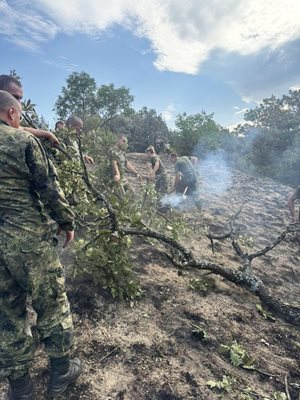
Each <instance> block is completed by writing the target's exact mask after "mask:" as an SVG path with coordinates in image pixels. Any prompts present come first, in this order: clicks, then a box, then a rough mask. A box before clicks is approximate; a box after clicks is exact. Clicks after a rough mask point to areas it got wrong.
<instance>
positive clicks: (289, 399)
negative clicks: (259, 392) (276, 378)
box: [284, 375, 291, 400]
mask: <svg viewBox="0 0 300 400" xmlns="http://www.w3.org/2000/svg"><path fill="white" fill-rule="evenodd" d="M284 388H285V393H286V397H287V400H291V396H290V391H289V381H288V375H286V376H285V377H284Z"/></svg>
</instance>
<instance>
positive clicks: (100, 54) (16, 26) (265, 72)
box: [0, 0, 300, 127]
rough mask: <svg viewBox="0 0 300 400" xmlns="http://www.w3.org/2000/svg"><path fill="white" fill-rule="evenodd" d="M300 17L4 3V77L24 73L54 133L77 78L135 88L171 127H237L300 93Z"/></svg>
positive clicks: (138, 100) (166, 1)
mask: <svg viewBox="0 0 300 400" xmlns="http://www.w3.org/2000/svg"><path fill="white" fill-rule="evenodd" d="M299 15H300V2H299V1H298V0H297V1H296V0H290V1H289V6H288V7H287V6H286V1H285V0H284V1H283V0H252V1H251V2H249V1H248V0H247V1H246V0H222V1H221V0H211V1H210V2H207V1H205V0H186V1H185V2H182V1H181V0H151V1H150V0H139V2H137V1H134V0H111V1H110V2H109V3H107V2H105V1H103V0H90V1H89V2H86V1H84V0H65V1H64V2H63V3H57V2H53V0H51V1H50V0H36V1H31V2H29V1H27V0H13V1H6V0H0V18H1V25H0V54H1V56H0V66H1V69H0V73H8V72H9V70H11V69H16V71H17V73H18V74H19V75H20V76H21V77H22V82H23V86H24V89H25V97H26V98H29V97H30V98H31V99H32V100H33V101H34V102H35V103H37V105H38V106H37V111H38V112H39V113H40V114H42V115H43V116H44V117H45V118H46V120H47V121H48V122H49V123H50V125H51V126H53V124H54V122H55V115H54V113H53V111H52V109H53V105H54V103H55V100H56V98H57V96H58V95H59V94H60V91H61V88H62V86H63V85H64V84H65V80H66V78H67V76H68V75H69V74H70V73H71V72H73V71H78V72H80V71H85V72H87V73H89V74H90V75H91V76H93V77H94V78H95V79H96V81H97V84H98V85H99V86H100V85H102V84H108V83H114V84H115V86H117V87H119V86H126V87H128V88H129V89H130V92H131V94H133V95H134V96H135V102H134V107H135V108H136V109H139V108H141V107H142V106H147V107H148V108H154V109H156V110H157V112H158V113H161V114H162V115H163V117H164V118H165V119H166V121H167V123H168V125H169V126H171V127H173V126H174V120H175V117H176V115H177V114H178V113H182V112H187V113H188V114H194V113H197V112H200V111H202V110H204V111H206V112H208V113H212V112H213V113H214V114H215V119H216V121H217V122H219V123H220V124H222V125H224V126H232V125H234V124H236V123H238V122H240V121H242V120H243V113H244V111H245V109H247V108H252V107H254V106H255V105H256V104H257V102H259V101H261V99H263V98H265V97H269V96H271V95H272V94H275V95H277V96H280V95H281V94H283V93H287V92H288V90H289V89H290V88H299V87H300V68H299V62H300V24H299V22H298V17H299Z"/></svg>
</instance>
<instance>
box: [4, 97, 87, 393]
mask: <svg viewBox="0 0 300 400" xmlns="http://www.w3.org/2000/svg"><path fill="white" fill-rule="evenodd" d="M21 113H22V110H21V106H20V103H18V102H17V101H16V100H15V99H14V98H13V97H12V96H11V95H10V94H9V93H7V92H4V91H0V192H1V198H0V249H1V250H0V377H7V378H8V379H9V382H10V394H9V396H10V397H9V398H10V399H11V400H31V399H32V382H31V379H30V375H29V372H28V369H29V366H30V364H31V362H32V360H33V357H34V347H35V346H34V339H33V338H32V335H31V332H30V329H29V327H28V324H27V318H26V315H27V310H26V301H27V296H28V295H30V296H31V298H32V305H33V308H34V309H35V311H36V313H37V330H38V333H39V336H40V340H41V341H42V342H43V344H44V346H45V350H46V352H47V354H48V356H49V357H50V363H51V375H50V386H49V390H50V393H51V394H53V395H56V394H58V393H62V392H63V391H64V390H65V389H66V388H67V386H68V384H69V383H71V382H72V381H73V380H74V379H76V378H77V377H78V376H79V374H80V372H81V365H80V360H78V359H72V360H70V359H69V352H70V349H71V347H72V343H73V324H72V316H71V313H70V307H69V302H68V299H67V295H66V291H65V279H64V269H63V267H62V265H61V264H60V262H59V259H58V256H57V253H56V252H55V250H54V247H53V243H52V238H51V232H50V230H49V224H48V220H49V217H48V215H47V214H45V211H44V210H45V208H44V207H45V206H47V207H48V209H50V210H51V218H53V219H54V220H55V221H56V222H57V224H58V226H59V229H60V230H63V231H65V234H66V240H65V243H64V247H65V246H67V245H68V244H69V243H70V242H71V241H72V240H73V238H74V231H73V229H74V222H73V218H74V214H73V213H72V211H71V209H70V207H69V205H68V203H67V202H66V200H65V198H64V194H63V192H62V191H61V189H60V187H59V184H58V182H57V180H56V174H55V169H54V167H53V165H52V163H51V162H50V161H49V160H48V158H47V157H46V155H45V152H44V150H43V148H42V146H41V145H40V143H39V141H38V140H37V139H36V138H35V137H34V136H32V135H31V134H30V133H28V132H25V131H24V130H19V129H18V128H19V123H20V117H21ZM15 128H16V129H15Z"/></svg>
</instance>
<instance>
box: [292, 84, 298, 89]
mask: <svg viewBox="0 0 300 400" xmlns="http://www.w3.org/2000/svg"><path fill="white" fill-rule="evenodd" d="M290 90H300V84H299V85H293V86H291V87H290Z"/></svg>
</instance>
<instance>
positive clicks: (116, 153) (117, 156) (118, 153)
mask: <svg viewBox="0 0 300 400" xmlns="http://www.w3.org/2000/svg"><path fill="white" fill-rule="evenodd" d="M110 157H111V163H112V162H113V161H117V165H118V168H119V172H120V175H121V179H124V178H125V176H124V175H125V167H126V161H127V160H126V154H125V151H123V150H120V149H118V148H117V147H116V146H114V147H113V148H112V150H111V155H110ZM114 173H115V172H114V170H113V168H112V177H113V176H114Z"/></svg>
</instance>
